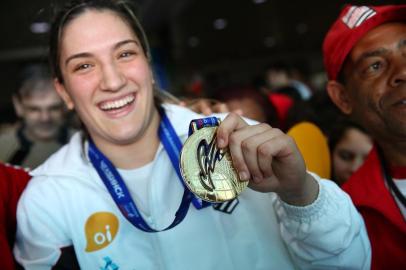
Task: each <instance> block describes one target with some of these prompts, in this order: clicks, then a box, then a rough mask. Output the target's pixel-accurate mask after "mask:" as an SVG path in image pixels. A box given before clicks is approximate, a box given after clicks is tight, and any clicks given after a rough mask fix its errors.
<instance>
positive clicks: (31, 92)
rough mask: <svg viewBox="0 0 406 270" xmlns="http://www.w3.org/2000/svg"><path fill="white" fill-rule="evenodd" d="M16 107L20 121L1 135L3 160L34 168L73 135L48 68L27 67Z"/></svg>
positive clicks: (36, 65) (0, 144) (15, 101)
mask: <svg viewBox="0 0 406 270" xmlns="http://www.w3.org/2000/svg"><path fill="white" fill-rule="evenodd" d="M13 105H14V108H15V111H16V114H17V116H18V117H19V118H20V121H19V123H17V124H16V125H15V126H13V127H12V128H8V129H7V130H4V131H3V133H2V134H0V161H2V162H6V163H11V164H14V165H21V166H23V167H26V168H31V169H33V168H35V167H37V166H38V165H39V164H41V163H42V162H43V161H45V160H46V159H47V158H48V157H49V156H50V155H51V154H52V153H54V152H56V150H58V149H59V148H60V147H61V146H62V145H64V144H65V143H66V142H67V141H68V139H69V137H70V134H72V130H70V129H69V128H68V126H67V122H66V117H67V114H66V112H67V110H66V109H65V105H64V104H63V101H62V99H61V98H60V97H59V95H58V94H57V93H56V91H55V89H54V86H53V81H52V78H51V74H50V72H49V70H48V68H47V66H46V65H42V64H32V65H29V66H27V67H26V68H24V70H23V72H22V83H21V86H20V87H19V88H18V89H17V91H16V92H15V93H14V94H13Z"/></svg>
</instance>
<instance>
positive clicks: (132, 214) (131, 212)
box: [88, 111, 218, 232]
mask: <svg viewBox="0 0 406 270" xmlns="http://www.w3.org/2000/svg"><path fill="white" fill-rule="evenodd" d="M160 114H161V118H162V119H161V123H160V126H159V130H158V133H159V138H160V140H161V142H162V144H163V146H164V148H165V150H166V152H167V154H168V156H169V158H170V160H171V162H172V165H173V167H174V169H175V171H176V174H177V175H178V178H179V180H180V181H181V183H182V185H183V187H184V192H183V196H182V201H181V204H180V206H179V209H178V210H177V211H176V213H175V219H174V220H173V222H172V223H171V225H169V226H168V227H166V228H165V229H163V230H155V229H153V228H151V227H150V226H149V225H148V224H147V223H146V222H145V220H144V219H143V217H142V215H141V213H140V211H139V210H138V208H137V205H136V204H135V202H134V201H133V199H132V197H131V195H130V192H129V191H128V188H127V186H126V184H125V183H124V181H123V179H122V177H121V175H120V174H119V172H118V171H117V169H116V168H115V166H114V165H113V164H112V163H111V162H110V160H109V159H108V158H107V157H106V156H105V155H104V154H103V153H102V152H101V151H100V150H99V149H98V148H97V147H96V145H95V144H94V142H93V141H92V140H91V139H89V149H88V155H89V159H90V161H91V162H92V164H93V167H94V168H95V169H96V171H97V173H98V174H99V176H100V178H101V179H102V181H103V183H104V185H105V186H106V188H107V190H108V191H109V193H110V195H111V196H112V198H113V200H114V202H115V203H116V205H117V206H118V208H119V209H120V211H121V213H122V214H123V215H124V217H125V218H126V219H127V220H128V221H129V222H131V224H133V225H134V226H135V227H137V228H138V229H140V230H142V231H144V232H160V231H166V230H169V229H171V228H173V227H175V226H176V225H178V224H179V223H181V222H182V220H183V219H184V218H185V217H186V214H187V212H188V210H189V205H190V203H191V202H192V203H193V205H194V206H195V208H196V209H202V208H205V207H207V206H210V205H211V203H208V202H205V201H202V200H201V199H200V198H197V197H196V196H195V195H194V194H192V193H191V192H190V191H189V189H187V188H186V186H185V183H184V182H183V180H182V176H181V172H180V168H179V158H180V151H181V149H182V142H181V141H180V139H179V137H178V136H177V134H176V132H175V130H174V128H173V126H172V124H171V122H170V121H169V119H168V117H167V116H166V114H165V112H163V111H162V112H160ZM210 118H213V119H209V120H206V119H208V118H205V119H197V120H193V121H197V122H198V123H197V126H198V128H202V127H205V126H213V125H217V124H218V120H217V118H215V117H210ZM215 123H217V124H215Z"/></svg>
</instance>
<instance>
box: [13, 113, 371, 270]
mask: <svg viewBox="0 0 406 270" xmlns="http://www.w3.org/2000/svg"><path fill="white" fill-rule="evenodd" d="M165 108H166V112H167V115H168V117H169V119H170V120H171V123H172V125H173V126H174V128H175V130H176V132H177V134H178V135H179V137H180V138H181V140H182V141H184V140H186V138H187V131H188V125H189V122H190V120H192V119H195V118H201V117H202V116H200V115H197V114H195V113H193V112H191V111H189V110H187V109H185V108H182V107H178V106H173V105H166V106H165ZM85 148H86V147H85ZM85 153H87V152H86V150H84V149H83V147H82V143H81V137H80V135H79V134H76V135H75V136H74V137H73V138H72V139H71V141H70V143H69V144H68V145H66V146H65V147H63V148H62V149H61V150H60V151H59V152H57V153H56V154H54V155H53V156H52V157H51V158H49V159H48V161H46V162H45V163H44V164H43V165H42V166H41V167H39V168H38V169H37V170H35V171H34V172H33V173H32V174H33V176H34V178H33V179H32V180H31V182H30V183H29V185H28V187H27V189H26V190H25V192H24V194H23V195H22V197H21V200H20V202H19V205H18V211H17V218H18V230H17V242H16V246H15V250H14V252H15V256H16V259H17V261H18V262H19V263H20V264H22V265H23V266H24V267H25V268H26V269H50V268H51V267H52V266H53V265H54V264H55V263H56V262H57V261H58V259H59V258H60V256H61V249H60V248H62V247H67V246H72V245H73V246H74V248H75V252H76V256H77V259H78V261H79V264H80V267H81V268H82V269H135V270H144V269H204V270H207V269H295V268H300V269H368V268H369V265H370V259H371V258H370V257H371V250H370V244H369V240H368V238H367V234H366V230H365V226H364V223H363V221H362V218H361V216H360V215H359V214H358V213H357V211H356V210H355V208H354V206H353V205H352V202H351V200H350V198H349V197H348V196H347V195H346V194H345V193H344V192H343V191H341V190H340V188H338V187H337V186H336V185H335V184H334V183H333V182H331V181H328V180H322V181H319V186H320V192H319V196H318V198H317V200H316V201H315V202H314V203H313V204H311V205H309V206H306V207H294V206H290V205H287V204H285V203H284V202H282V201H281V200H280V199H279V198H278V196H277V195H276V194H274V193H259V192H255V191H253V190H251V189H249V188H247V189H246V190H244V191H243V192H242V193H241V195H240V196H239V204H238V205H237V206H235V209H234V211H232V212H231V213H224V212H221V211H218V210H216V209H214V208H213V207H208V208H205V209H202V210H197V209H195V207H194V206H193V205H190V208H189V212H188V214H187V216H186V217H185V219H184V220H183V222H182V223H180V224H179V225H178V226H176V227H175V228H173V229H171V230H168V231H165V232H159V233H146V232H143V231H141V230H139V229H137V228H135V227H134V226H133V225H132V224H131V223H130V222H128V221H127V220H126V219H125V218H124V217H123V216H122V214H121V212H120V211H119V209H118V208H117V206H116V205H115V203H114V201H113V199H112V198H111V196H110V194H109V193H108V191H107V189H106V188H105V186H104V184H103V183H102V181H101V179H100V178H99V176H98V174H97V172H96V171H95V169H94V168H93V167H92V165H91V163H90V162H89V160H88V158H87V154H85ZM135 154H136V153H135ZM120 172H121V173H122V174H123V178H124V181H125V183H126V184H127V186H128V188H129V190H130V193H131V194H132V196H133V198H134V199H135V202H136V204H137V207H138V208H139V209H140V210H141V212H142V214H143V216H144V219H145V220H146V221H147V222H148V223H149V225H150V226H151V227H154V228H157V229H162V228H165V227H167V226H168V225H169V224H170V223H171V222H172V220H173V218H174V214H175V212H176V210H177V209H178V207H179V204H180V201H181V197H182V194H183V188H182V186H181V184H180V182H179V179H178V177H177V175H176V173H175V171H174V170H173V168H172V165H171V162H170V160H169V158H168V155H167V154H166V152H165V150H164V149H163V147H162V145H160V147H159V149H158V151H157V153H156V156H155V159H154V161H153V162H152V163H150V164H149V165H146V166H145V167H143V168H140V169H136V170H132V171H123V170H120ZM315 178H316V179H318V177H317V176H315ZM318 180H319V179H318Z"/></svg>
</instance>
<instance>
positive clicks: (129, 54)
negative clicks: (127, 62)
mask: <svg viewBox="0 0 406 270" xmlns="http://www.w3.org/2000/svg"><path fill="white" fill-rule="evenodd" d="M134 54H135V53H134V52H123V53H121V54H120V58H127V57H130V56H132V55H134Z"/></svg>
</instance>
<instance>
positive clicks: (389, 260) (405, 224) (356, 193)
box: [343, 147, 406, 270]
mask: <svg viewBox="0 0 406 270" xmlns="http://www.w3.org/2000/svg"><path fill="white" fill-rule="evenodd" d="M343 189H344V190H345V191H346V192H347V193H348V194H349V195H350V196H351V198H352V201H353V202H354V204H355V206H356V207H357V209H358V211H359V212H360V213H361V215H362V217H363V218H364V221H365V224H366V227H367V231H368V236H369V239H370V241H371V246H372V268H371V269H372V270H378V269H385V270H386V269H391V270H395V269H406V221H405V219H404V217H403V216H402V213H401V212H400V209H399V207H398V206H397V204H396V202H395V200H394V198H393V197H392V195H391V193H390V192H389V190H388V188H387V187H386V185H385V179H384V177H383V171H382V168H381V163H380V160H379V157H378V153H377V150H376V148H375V147H374V148H373V149H372V151H371V153H370V154H369V156H368V158H367V160H366V161H365V163H364V164H363V165H362V167H361V168H360V169H359V170H358V171H357V172H355V173H354V175H353V176H352V177H351V178H350V179H349V180H348V181H347V182H346V183H345V184H344V185H343Z"/></svg>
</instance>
